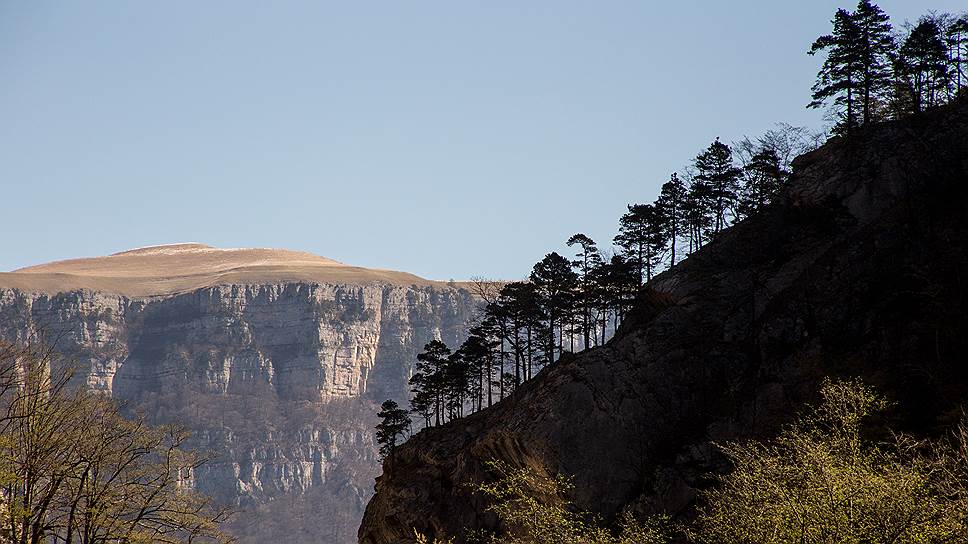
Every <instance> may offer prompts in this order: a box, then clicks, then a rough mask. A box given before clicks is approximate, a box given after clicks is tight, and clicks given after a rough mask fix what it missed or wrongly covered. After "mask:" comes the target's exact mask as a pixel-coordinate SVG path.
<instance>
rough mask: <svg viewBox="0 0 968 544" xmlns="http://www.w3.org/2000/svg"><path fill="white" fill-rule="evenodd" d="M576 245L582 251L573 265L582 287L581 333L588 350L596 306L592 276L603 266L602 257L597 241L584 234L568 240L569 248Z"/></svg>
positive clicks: (580, 299)
mask: <svg viewBox="0 0 968 544" xmlns="http://www.w3.org/2000/svg"><path fill="white" fill-rule="evenodd" d="M576 244H577V245H578V246H580V247H581V251H580V252H578V253H577V254H575V256H576V257H578V260H576V261H572V265H573V266H574V267H575V268H577V269H578V276H579V283H580V286H581V289H580V291H579V296H578V305H579V307H580V309H581V320H582V321H581V332H582V334H583V336H584V340H585V343H584V346H585V347H586V348H587V347H588V346H590V345H591V343H590V335H591V330H590V321H591V312H592V306H593V304H594V293H593V289H592V285H591V277H590V275H591V273H592V270H594V269H595V267H596V266H599V265H600V264H601V262H602V256H601V254H600V253H599V252H598V246H596V245H595V241H594V240H592V239H591V238H589V237H588V236H585V235H584V234H581V233H578V234H575V235H573V236H572V237H571V238H569V239H568V246H569V247H571V246H573V245H576Z"/></svg>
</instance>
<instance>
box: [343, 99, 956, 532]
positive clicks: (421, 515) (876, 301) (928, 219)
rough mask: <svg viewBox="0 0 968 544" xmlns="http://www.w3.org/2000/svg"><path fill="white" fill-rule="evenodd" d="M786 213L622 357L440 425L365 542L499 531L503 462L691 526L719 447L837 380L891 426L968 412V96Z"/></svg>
mask: <svg viewBox="0 0 968 544" xmlns="http://www.w3.org/2000/svg"><path fill="white" fill-rule="evenodd" d="M794 177H795V179H794V181H793V183H792V186H791V187H790V189H789V190H788V191H787V192H786V193H785V194H784V195H783V197H782V198H781V199H780V200H779V201H778V202H776V203H775V205H773V206H772V207H770V208H769V209H768V210H766V211H765V212H764V213H762V214H760V215H759V216H756V217H753V218H751V219H748V220H746V221H743V222H742V223H740V224H738V225H736V226H734V227H732V228H730V229H728V230H726V231H725V232H723V233H721V234H720V235H719V236H718V237H717V238H716V239H715V240H714V241H713V242H711V243H710V244H708V245H707V246H706V247H705V248H703V249H702V250H701V251H699V252H697V253H695V254H693V255H691V256H690V257H689V258H688V259H686V260H685V261H684V262H682V263H680V264H679V265H677V266H676V267H675V268H674V269H672V270H670V271H667V272H665V273H663V274H661V275H660V276H658V277H656V278H655V279H654V280H653V281H652V282H651V283H650V284H649V285H648V286H647V288H646V289H645V290H644V293H643V294H642V296H641V297H640V299H639V301H638V303H637V307H636V309H635V310H634V312H633V314H632V315H631V316H629V318H628V319H627V320H626V321H625V323H624V324H623V325H622V327H621V329H620V330H619V332H618V333H617V335H616V336H615V338H614V339H613V340H612V341H611V342H609V343H608V344H607V345H606V346H604V347H601V348H597V349H592V350H588V351H585V352H583V353H580V354H578V355H575V356H572V357H564V358H562V360H561V361H559V362H557V363H555V364H554V365H551V366H549V367H548V368H546V369H544V370H542V372H541V373H540V374H539V375H538V376H537V377H536V378H535V379H534V380H532V381H530V382H528V383H527V384H525V385H524V386H522V387H521V388H519V389H518V390H516V391H515V392H514V393H513V394H512V395H511V396H510V397H509V398H508V399H506V400H504V401H503V402H501V403H499V404H498V405H496V406H495V407H493V408H489V409H486V410H483V411H481V412H479V413H476V414H473V415H471V416H470V417H467V418H464V419H462V420H459V421H456V422H453V423H451V424H448V425H445V426H443V427H439V428H433V429H425V430H423V431H421V432H420V433H419V434H417V435H416V436H415V437H413V438H412V439H411V440H410V441H409V442H407V443H406V444H405V445H404V446H403V447H402V448H400V449H398V451H397V455H396V457H395V459H393V462H392V463H388V464H386V465H385V466H384V471H383V475H382V476H381V477H380V478H379V479H378V481H377V486H376V490H377V491H376V495H375V496H374V498H373V499H372V500H371V501H370V503H369V504H368V506H367V509H366V514H365V516H364V519H363V524H362V526H361V527H360V531H359V540H360V542H361V543H365V544H389V543H399V542H410V541H412V539H413V529H414V528H417V529H419V530H420V531H422V532H424V533H426V534H429V535H431V536H440V535H459V534H460V533H461V532H462V531H463V530H465V529H474V528H479V527H492V528H493V524H494V519H493V517H492V516H489V515H487V514H486V513H485V512H484V508H485V505H484V504H482V502H481V499H480V497H478V496H476V495H475V494H474V493H473V492H472V491H471V488H470V485H469V484H474V483H477V482H480V481H481V480H482V479H486V478H488V477H489V476H488V473H487V470H486V468H485V467H486V465H485V463H486V462H487V461H488V460H490V459H495V458H496V459H500V460H503V461H505V462H507V463H510V464H511V465H515V466H531V467H535V468H538V469H540V470H542V471H547V472H549V473H558V474H565V475H571V476H573V477H574V484H575V490H574V492H573V493H574V497H573V498H574V499H575V500H576V502H577V504H578V505H579V506H580V507H581V508H584V509H587V510H591V511H594V512H597V513H599V514H601V515H602V516H603V517H604V518H605V519H606V520H608V519H614V516H615V515H616V513H618V512H619V511H621V510H622V509H626V508H629V509H632V510H633V511H638V512H646V513H647V512H656V511H664V512H671V513H673V514H681V515H686V516H688V512H689V511H690V508H692V506H693V505H694V504H695V498H696V497H697V492H698V491H699V490H701V489H702V488H703V487H704V486H706V485H709V478H708V476H709V475H710V473H713V472H715V471H719V470H725V469H727V467H725V466H724V464H723V462H722V459H721V458H720V457H719V456H718V455H717V450H716V448H715V447H714V445H713V444H714V443H715V442H721V441H726V440H736V439H743V438H746V437H753V436H768V435H771V434H773V433H775V432H776V431H777V429H778V427H779V426H780V425H781V424H783V422H785V421H789V419H790V418H791V417H792V415H793V414H794V413H795V412H796V411H797V410H798V409H799V408H800V407H801V406H802V405H803V403H804V402H806V401H809V400H814V398H815V397H814V395H815V394H816V391H817V388H818V385H819V383H820V381H821V380H822V379H823V378H824V377H825V376H861V377H862V378H863V379H865V380H866V381H868V382H871V383H873V384H874V385H875V386H877V387H879V388H880V389H881V390H883V391H885V392H886V393H887V394H888V395H890V396H891V397H892V398H893V399H894V401H895V402H896V405H895V411H894V413H893V417H894V418H895V419H896V421H895V422H894V423H895V424H897V425H899V426H901V427H902V428H904V429H908V430H912V431H915V432H919V433H930V432H934V431H936V430H937V429H940V428H944V426H945V425H947V424H950V423H951V422H952V421H953V420H954V419H955V418H957V417H959V414H961V413H962V409H963V408H964V406H965V403H966V401H968V364H966V356H968V355H966V354H968V307H966V285H968V226H966V222H968V198H966V196H968V100H961V101H960V102H957V103H955V104H952V105H950V106H948V107H945V108H943V109H940V110H937V111H933V112H929V113H927V114H923V115H919V116H917V117H913V118H910V119H906V120H904V121H901V122H894V123H887V124H882V125H877V126H871V127H868V128H865V129H864V130H862V131H859V132H858V133H857V134H854V135H851V136H850V137H849V138H838V139H834V140H832V141H830V142H828V144H827V145H825V146H824V147H822V148H821V149H819V150H817V151H815V152H813V153H810V154H808V155H806V156H803V157H801V158H800V159H798V160H797V161H796V163H795V176H794Z"/></svg>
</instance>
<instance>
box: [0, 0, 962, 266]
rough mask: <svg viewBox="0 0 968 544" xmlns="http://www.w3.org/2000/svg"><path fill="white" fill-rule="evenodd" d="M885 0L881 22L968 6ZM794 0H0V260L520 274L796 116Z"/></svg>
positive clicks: (828, 10) (803, 41) (805, 97)
mask: <svg viewBox="0 0 968 544" xmlns="http://www.w3.org/2000/svg"><path fill="white" fill-rule="evenodd" d="M931 2H932V3H931V5H930V6H925V5H923V4H922V2H921V1H919V0H906V1H899V0H891V1H888V0H884V1H882V2H880V5H881V6H882V7H884V8H885V9H886V10H887V11H888V12H889V13H890V14H891V15H892V17H894V19H895V21H896V22H901V21H903V20H904V19H906V18H907V19H915V18H916V17H917V16H918V15H920V14H921V13H922V12H923V11H924V10H925V9H927V8H928V7H931V8H934V9H939V10H948V11H955V10H958V9H963V8H964V7H965V6H964V3H963V0H958V1H954V0H931ZM852 4H853V2H846V3H845V2H835V1H828V0H810V1H808V2H802V1H798V2H794V1H783V2H779V1H776V0H755V1H754V0H737V1H731V2H710V1H667V2H647V1H638V2H631V1H624V2H622V1H614V2H611V1H602V2H589V1H564V0H549V1H541V2H538V1H528V2H522V1H518V0H514V1H501V2H490V1H488V2H483V1H482V2H463V1H453V0H440V1H419V2H399V1H391V2H379V3H378V2H271V3H270V2H235V1H232V2H229V1H224V2H216V1H204V2H197V1H165V2H125V1H116V2H102V1H91V2H80V1H68V2H53V1H36V0H33V1H14V0H0V188H2V191H0V202H2V211H0V229H2V232H3V242H4V244H3V248H2V250H0V270H10V269H14V268H18V267H21V266H25V265H29V264H35V263H39V262H43V261H49V260H55V259H63V258H69V257H78V256H89V255H102V254H107V253H111V252H115V251H120V250H124V249H128V248H132V247H137V246H144V245H151V244H160V243H171V242H181V241H199V242H205V243H208V244H211V245H215V246H220V247H240V246H242V247H249V246H258V247H283V248H291V249H302V250H307V251H312V252H314V253H318V254H321V255H325V256H327V257H331V258H335V259H338V260H341V261H344V262H348V263H352V264H358V265H363V266H371V267H382V268H393V269H398V270H406V271H409V272H414V273H417V274H420V275H422V276H425V277H429V278H436V279H448V278H459V279H460V278H468V277H471V276H475V275H484V276H488V277H498V278H516V277H522V276H524V275H526V274H527V272H528V271H529V270H530V267H531V264H532V263H533V262H534V261H536V260H537V259H539V258H540V257H541V256H542V255H544V253H546V252H547V251H551V250H559V251H561V249H562V246H563V241H564V240H565V239H566V238H567V237H568V236H569V235H571V234H572V233H574V232H578V231H581V232H585V233H586V234H588V235H590V236H592V237H593V238H595V239H596V240H598V241H599V242H607V241H608V240H610V239H611V237H612V236H613V234H614V230H615V224H616V221H617V218H618V217H619V215H621V213H622V212H623V210H624V206H625V205H626V203H629V202H634V201H640V202H645V201H650V200H651V199H652V198H654V196H655V193H656V191H657V188H658V186H659V184H660V183H662V182H663V181H664V180H665V179H666V178H667V176H668V174H669V173H670V172H672V171H673V170H677V169H679V168H681V167H682V166H683V165H684V164H686V163H687V162H688V161H689V159H690V158H691V157H693V156H695V154H696V153H697V152H698V151H699V150H700V148H702V147H704V146H705V145H707V144H708V143H709V142H710V141H711V140H712V139H713V138H714V137H716V136H721V137H722V138H723V139H724V140H734V139H737V138H739V137H741V136H742V135H744V134H748V135H750V136H755V135H757V134H759V133H761V132H763V131H764V130H766V129H768V128H770V127H771V125H772V124H773V123H775V122H777V121H785V122H789V123H793V124H801V125H808V126H813V127H819V126H820V125H821V124H822V120H821V119H822V118H821V115H820V113H819V112H816V111H808V110H806V109H804V105H805V104H806V103H807V102H808V101H809V88H810V86H811V84H812V82H813V78H814V75H815V73H816V69H817V66H818V63H819V59H815V58H810V57H808V56H807V55H806V54H805V52H806V50H807V48H808V47H809V46H810V43H811V42H812V40H813V39H814V38H815V37H816V36H817V35H819V34H821V33H824V32H827V31H828V29H829V23H828V21H829V20H830V18H831V16H832V14H833V12H834V11H835V9H836V7H838V6H846V7H850V6H851V5H852Z"/></svg>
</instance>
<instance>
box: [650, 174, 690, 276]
mask: <svg viewBox="0 0 968 544" xmlns="http://www.w3.org/2000/svg"><path fill="white" fill-rule="evenodd" d="M687 197H688V191H687V189H686V184H685V183H683V182H682V180H681V179H679V174H677V173H675V172H673V173H672V176H671V177H670V178H669V181H667V182H665V183H663V184H662V189H661V190H660V192H659V198H658V200H656V202H655V207H656V209H657V210H658V211H659V216H660V217H661V221H662V226H663V229H662V230H663V233H664V236H665V239H666V240H667V242H668V243H667V245H668V247H669V248H670V249H671V257H670V260H669V266H675V265H676V242H677V241H678V239H679V236H681V235H682V229H683V227H684V225H685V208H686V198H687Z"/></svg>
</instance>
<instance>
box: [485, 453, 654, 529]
mask: <svg viewBox="0 0 968 544" xmlns="http://www.w3.org/2000/svg"><path fill="white" fill-rule="evenodd" d="M489 467H490V469H491V470H492V471H494V472H495V473H496V474H497V476H498V478H497V480H495V481H494V482H493V483H485V484H481V485H480V486H478V488H477V489H478V491H479V492H480V493H481V494H483V495H484V496H485V497H486V498H487V499H488V500H489V501H490V503H491V505H490V507H489V510H490V511H491V512H493V513H494V514H495V515H496V516H497V518H498V519H499V520H500V522H501V525H502V527H503V530H502V533H501V534H500V535H480V536H478V540H479V541H480V542H482V543H487V544H539V543H549V544H660V543H663V542H668V539H669V535H670V532H671V530H672V529H673V526H672V524H671V523H669V521H668V520H667V519H665V518H661V517H657V518H653V519H649V520H647V522H645V523H640V522H638V521H636V520H635V518H633V517H632V516H631V515H630V514H625V515H624V516H623V517H622V522H621V527H620V530H619V531H617V532H616V531H612V530H610V529H608V528H606V527H604V526H602V525H601V524H600V523H598V522H597V520H596V519H595V518H594V517H593V516H591V515H590V514H588V513H585V512H580V511H576V510H575V509H574V508H573V505H572V504H571V503H570V502H569V501H568V500H567V499H566V498H565V496H566V494H567V493H568V492H569V491H570V489H571V484H570V483H569V482H568V480H567V479H565V478H562V477H560V476H547V475H545V474H543V473H542V472H540V471H538V470H535V469H530V468H514V467H511V466H510V465H508V464H506V463H503V462H500V461H492V462H490V463H489Z"/></svg>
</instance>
